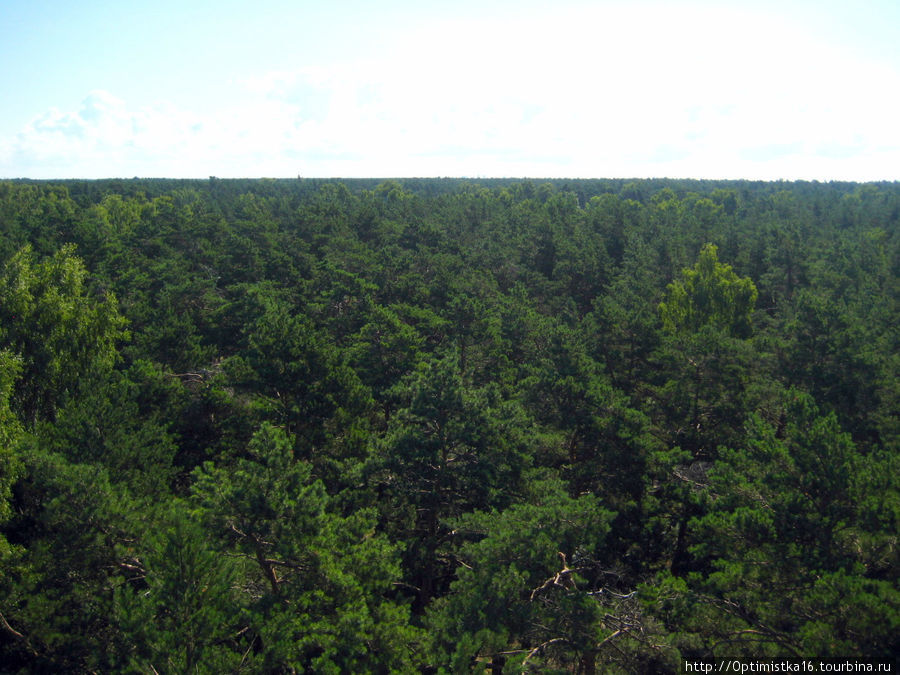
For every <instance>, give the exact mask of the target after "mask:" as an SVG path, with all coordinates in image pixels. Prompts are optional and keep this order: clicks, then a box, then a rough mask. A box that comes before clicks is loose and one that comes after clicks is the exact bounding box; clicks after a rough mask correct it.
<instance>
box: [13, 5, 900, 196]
mask: <svg viewBox="0 0 900 675" xmlns="http://www.w3.org/2000/svg"><path fill="white" fill-rule="evenodd" d="M680 13H683V8H679V7H673V8H665V7H659V8H657V9H656V10H655V11H654V12H653V13H652V14H650V15H645V14H642V13H641V12H639V11H635V10H630V9H627V8H619V9H610V8H606V9H602V10H600V9H598V10H591V11H587V10H581V11H578V12H575V11H570V12H569V13H565V12H560V13H556V14H553V15H552V17H551V18H548V17H547V16H540V17H534V16H532V17H530V18H529V17H528V16H525V17H521V18H516V19H508V18H507V19H504V20H503V21H499V20H498V21H494V22H491V21H486V22H482V23H480V24H477V25H471V24H468V23H466V22H465V21H464V20H459V21H451V22H447V21H444V22H443V23H441V25H440V26H439V27H438V26H431V27H425V28H423V30H421V31H419V32H417V33H415V34H411V35H408V36H406V37H405V38H404V39H403V40H401V41H398V42H397V44H396V45H394V47H393V48H392V49H389V50H387V51H385V52H383V53H380V54H377V55H373V56H372V57H368V58H366V59H360V60H357V61H353V62H345V63H330V64H324V65H318V66H315V67H313V66H306V67H299V68H282V69H278V70H272V71H269V72H263V73H260V74H259V75H257V76H255V77H244V78H243V79H241V80H239V81H238V83H237V84H235V85H234V87H235V89H234V92H233V94H234V96H233V97H232V100H231V102H230V103H229V104H228V105H227V106H226V107H220V108H218V109H215V110H198V109H187V108H185V107H180V106H179V105H177V103H175V102H168V103H162V104H154V105H140V106H134V105H131V104H129V103H128V102H126V101H123V100H121V99H119V98H116V96H114V95H113V94H110V93H108V92H103V91H94V92H91V93H90V94H89V95H87V97H86V98H85V99H84V101H83V102H82V104H81V106H80V107H79V108H78V109H77V110H72V111H58V110H50V111H47V112H45V113H44V114H42V115H40V116H39V117H37V118H35V119H34V120H33V121H32V122H31V123H30V124H29V125H28V126H27V127H26V128H25V129H23V130H22V131H21V132H20V133H18V134H17V135H16V136H15V137H14V138H12V139H6V141H5V142H3V145H0V174H6V175H12V172H13V171H14V168H15V169H16V170H19V171H23V172H27V173H28V174H29V175H34V176H67V175H74V176H107V175H123V176H128V175H175V176H206V175H210V174H215V175H220V176H228V175H234V176H259V175H284V176H291V175H297V174H302V175H344V176H358V175H372V176H382V175H509V176H521V175H536V176H651V175H653V176H663V175H668V176H696V177H748V178H781V177H783V178H821V179H829V178H836V179H843V178H852V179H860V180H866V179H897V178H900V175H898V171H900V170H898V167H900V132H898V129H897V126H896V123H895V120H896V118H897V115H898V113H900V74H898V73H897V72H896V71H894V70H892V69H890V68H889V67H887V66H886V65H882V64H877V63H871V62H867V61H865V60H864V59H862V58H861V57H859V56H858V55H854V54H851V53H847V52H845V51H841V50H840V49H838V48H836V47H833V46H831V45H828V44H824V43H822V42H821V41H817V40H816V39H814V38H813V37H812V36H809V35H805V34H804V33H802V32H798V30H797V28H796V26H790V25H786V24H779V23H777V22H773V21H772V20H771V19H770V18H769V17H766V16H763V15H758V14H753V13H749V12H737V11H734V10H717V9H707V10H704V11H703V12H697V13H695V14H693V15H691V16H689V17H688V19H687V20H685V17H684V16H682V15H681V14H680ZM674 26H677V29H675V28H673V27H674Z"/></svg>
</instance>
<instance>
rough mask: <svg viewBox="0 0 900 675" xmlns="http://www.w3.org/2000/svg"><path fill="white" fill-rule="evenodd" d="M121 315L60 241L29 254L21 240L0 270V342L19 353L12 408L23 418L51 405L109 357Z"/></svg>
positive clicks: (48, 411) (46, 413)
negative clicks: (41, 255) (51, 250)
mask: <svg viewBox="0 0 900 675" xmlns="http://www.w3.org/2000/svg"><path fill="white" fill-rule="evenodd" d="M125 324H126V320H125V319H124V318H123V317H122V316H120V314H119V312H118V308H117V305H116V299H115V297H113V296H112V295H111V294H108V293H102V292H99V293H93V294H92V293H91V292H90V291H89V289H88V287H87V270H86V269H85V268H84V265H83V264H82V263H81V261H80V260H79V259H78V258H76V257H75V255H74V250H73V247H71V246H65V247H63V248H62V249H60V250H59V251H58V252H57V253H56V254H55V255H53V257H51V258H47V259H44V260H40V261H39V260H36V259H35V255H34V253H33V252H32V251H31V249H30V248H29V247H25V248H23V249H22V250H20V251H19V252H18V253H16V254H15V255H14V256H13V257H12V258H11V259H10V260H8V261H7V262H6V264H5V265H4V267H3V269H2V270H0V347H3V348H5V349H8V350H9V351H11V352H12V353H14V354H16V355H17V356H19V357H20V358H21V360H22V370H21V376H20V378H19V380H18V382H17V383H16V386H15V388H14V393H13V396H12V405H13V408H14V409H15V410H16V411H17V412H18V414H19V415H21V417H22V418H23V420H24V421H25V422H26V423H28V424H33V423H34V421H35V420H37V419H39V418H52V417H53V416H54V414H55V410H56V407H57V406H58V405H59V404H60V403H61V402H62V401H64V400H65V398H66V397H67V396H68V395H72V394H74V393H75V392H77V391H78V390H79V389H80V388H81V387H82V386H83V385H84V384H85V383H86V382H87V381H88V380H89V378H90V376H92V375H93V374H95V373H97V372H102V371H104V370H108V369H109V368H111V367H112V365H113V363H114V362H115V359H116V342H117V341H118V340H121V339H122V338H123V337H125V335H126V334H125V331H124V328H125Z"/></svg>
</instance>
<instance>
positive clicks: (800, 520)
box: [0, 177, 900, 675]
mask: <svg viewBox="0 0 900 675" xmlns="http://www.w3.org/2000/svg"><path fill="white" fill-rule="evenodd" d="M898 279H900V184H898V183H865V184H863V183H817V182H749V181H690V180H662V179H660V180H552V181H538V180H500V179H487V180H477V181H476V180H462V179H408V180H406V179H397V180H384V181H379V180H361V179H356V180H324V179H304V178H297V179H254V180H249V179H248V180H239V179H218V178H215V177H210V178H209V180H169V179H137V178H135V179H133V180H97V181H75V180H69V181H28V180H14V181H13V180H10V181H0V672H3V673H144V674H157V675H159V674H163V673H171V674H177V673H210V674H219V673H492V674H499V673H573V674H574V673H578V674H582V675H592V674H594V673H677V672H681V671H682V668H683V664H684V662H685V661H686V660H693V659H721V658H739V657H745V658H757V659H763V658H788V657H794V658H796V657H804V658H812V657H817V658H852V659H880V660H883V661H887V662H891V661H893V660H894V659H895V658H896V657H897V655H898V654H900V587H898V572H900V564H898V563H900V560H898V533H900V433H898V432H900V421H898V414H900V349H898V347H900V345H898V342H900V331H898V326H900V281H898Z"/></svg>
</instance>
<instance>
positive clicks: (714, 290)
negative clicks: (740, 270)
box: [659, 244, 757, 337]
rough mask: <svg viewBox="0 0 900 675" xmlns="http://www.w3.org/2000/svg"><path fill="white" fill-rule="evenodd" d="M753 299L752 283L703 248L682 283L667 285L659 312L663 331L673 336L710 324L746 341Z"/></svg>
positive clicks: (714, 252) (710, 249) (711, 247)
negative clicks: (671, 333)
mask: <svg viewBox="0 0 900 675" xmlns="http://www.w3.org/2000/svg"><path fill="white" fill-rule="evenodd" d="M756 296H757V292H756V286H755V285H754V284H753V281H752V280H750V279H748V278H740V277H738V275H737V274H735V272H734V270H732V269H731V265H725V264H723V263H720V262H719V258H718V254H717V248H716V246H714V245H713V244H706V245H705V246H704V247H703V248H702V249H701V251H700V258H699V260H698V261H697V264H696V265H694V267H693V269H686V270H684V271H682V273H681V279H680V280H676V281H674V282H673V283H671V284H669V286H668V292H667V294H666V299H665V300H664V301H663V302H662V303H660V305H659V312H660V315H661V317H662V322H663V327H664V328H665V329H666V330H668V331H670V332H673V333H678V332H692V331H696V330H698V329H699V328H701V327H702V326H705V325H708V324H711V325H713V326H716V327H718V328H721V329H722V330H725V331H727V332H729V333H730V334H731V335H732V336H734V337H749V335H750V332H751V325H750V315H751V313H752V312H753V307H754V305H755V304H756Z"/></svg>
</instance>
